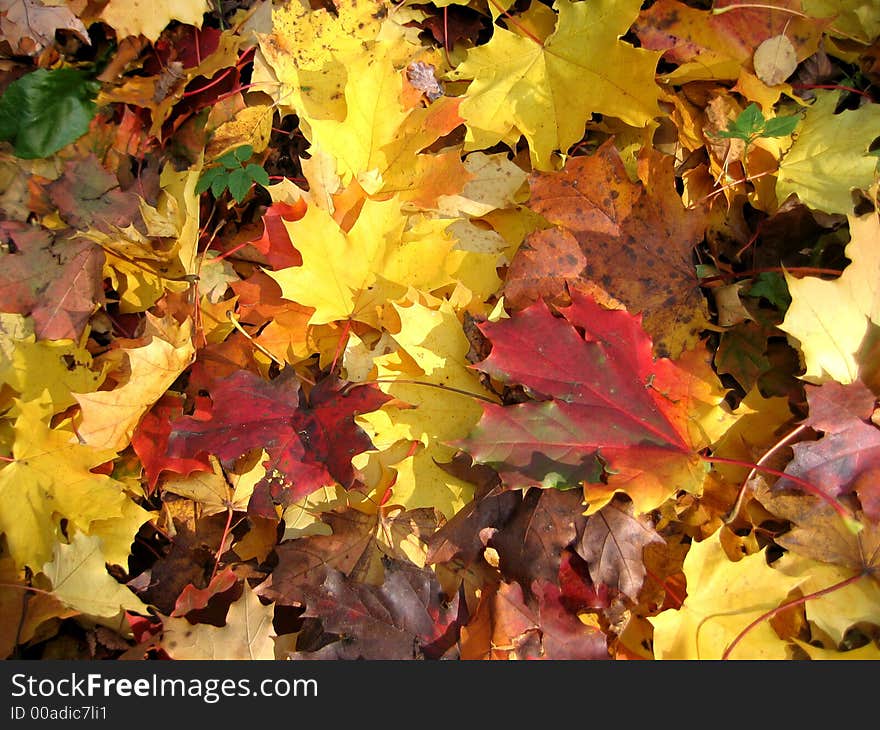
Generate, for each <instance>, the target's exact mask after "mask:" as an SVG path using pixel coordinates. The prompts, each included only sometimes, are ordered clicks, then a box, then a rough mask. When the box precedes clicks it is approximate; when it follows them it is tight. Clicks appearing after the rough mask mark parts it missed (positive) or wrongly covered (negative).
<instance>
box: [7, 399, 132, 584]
mask: <svg viewBox="0 0 880 730" xmlns="http://www.w3.org/2000/svg"><path fill="white" fill-rule="evenodd" d="M18 411H19V416H18V418H16V420H15V425H14V428H13V433H14V436H15V441H14V443H13V444H12V456H13V461H12V462H10V463H5V462H2V463H0V532H2V533H3V534H4V536H5V538H6V543H7V546H8V548H9V553H10V555H11V556H12V558H13V559H14V560H15V562H16V565H18V566H20V567H21V566H25V565H28V566H30V567H32V568H34V569H38V568H39V567H40V566H41V565H42V564H43V563H45V562H46V561H47V560H48V559H49V558H50V556H51V555H52V549H53V546H54V545H55V544H56V543H57V542H58V541H59V540H60V539H61V536H62V531H61V526H60V522H61V520H62V519H64V520H67V522H68V523H69V527H68V529H71V528H75V529H78V530H80V531H82V532H85V533H88V532H89V531H90V527H91V525H92V524H93V523H94V522H95V521H96V520H107V519H112V518H114V517H121V516H122V514H123V505H124V504H125V502H126V501H127V497H126V496H125V494H124V493H123V491H122V484H120V483H119V482H118V481H116V480H115V479H112V478H110V477H108V476H106V475H103V474H95V473H93V472H92V471H91V469H92V468H94V467H96V466H98V465H100V464H103V463H105V462H107V461H109V460H111V459H113V458H115V457H116V452H114V451H109V450H106V449H103V450H102V449H95V448H92V447H89V446H84V445H81V444H79V443H77V439H76V435H75V434H74V433H73V431H72V430H71V428H70V422H69V420H66V421H64V422H63V423H61V424H59V425H58V426H57V427H56V428H49V427H48V426H47V425H46V421H47V420H48V419H49V418H50V417H51V415H52V405H51V401H50V399H49V395H48V393H45V392H44V393H43V395H42V396H41V397H40V398H38V399H35V400H32V401H27V402H23V401H19V402H18ZM133 537H134V535H132V539H133Z"/></svg>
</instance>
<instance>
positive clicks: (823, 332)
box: [779, 212, 880, 383]
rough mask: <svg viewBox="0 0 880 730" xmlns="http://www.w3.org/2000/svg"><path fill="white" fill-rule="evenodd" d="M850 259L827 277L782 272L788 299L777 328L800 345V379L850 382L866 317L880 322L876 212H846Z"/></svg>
mask: <svg viewBox="0 0 880 730" xmlns="http://www.w3.org/2000/svg"><path fill="white" fill-rule="evenodd" d="M848 220H849V227H850V242H849V243H848V244H847V246H846V257H847V258H848V259H849V260H850V264H849V265H848V266H847V267H846V269H844V271H843V273H842V274H841V275H840V276H839V277H838V278H837V279H834V280H833V281H826V280H824V279H820V278H818V277H815V276H805V277H803V278H800V279H798V278H795V277H794V276H791V275H790V274H788V273H787V272H786V274H785V280H786V282H787V283H788V290H789V292H790V293H791V305H789V307H788V310H787V311H786V313H785V319H784V320H783V322H782V324H781V325H779V328H780V329H781V330H782V331H784V332H787V333H788V334H789V335H790V336H791V338H793V339H794V340H795V341H796V342H795V344H797V345H798V346H799V347H800V351H801V355H802V356H803V361H804V366H805V372H804V374H803V375H802V376H801V377H802V378H803V379H804V380H807V381H809V382H813V383H821V382H823V381H825V380H828V379H833V380H836V381H838V382H840V383H851V382H853V381H854V380H855V379H857V378H858V377H859V367H860V363H859V362H858V360H857V353H858V351H859V348H860V346H861V344H862V341H863V340H864V339H865V335H866V334H867V332H868V326H869V320H870V322H873V323H874V324H880V284H878V282H880V248H878V247H877V241H878V240H880V217H878V214H877V213H876V212H874V213H869V214H867V215H864V216H860V217H855V216H849V217H848Z"/></svg>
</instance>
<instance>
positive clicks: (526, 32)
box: [489, 0, 544, 46]
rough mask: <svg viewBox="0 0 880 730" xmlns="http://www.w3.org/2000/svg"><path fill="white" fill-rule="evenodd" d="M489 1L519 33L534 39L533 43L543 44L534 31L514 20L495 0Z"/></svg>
mask: <svg viewBox="0 0 880 730" xmlns="http://www.w3.org/2000/svg"><path fill="white" fill-rule="evenodd" d="M489 3H490V4H491V5H493V6H494V7H495V9H496V10H497V11H498V12H499V13H501V14H502V15H503V16H504V18H505V19H506V20H507V21H508V22H509V23H510V24H511V25H512V26H514V27H515V28H517V29H518V30H519V32H520V33H522V34H523V35H524V36H526V37H527V38H530V39H531V40H533V41H534V42H535V43H537V44H538V45H539V46H543V45H544V43H543V42H542V41H541V40H540V39H539V38H538V36H536V35H535V34H534V33H532V32H531V31H530V30H529V29H528V28H526V27H525V26H524V25H523V24H522V23H520V22H519V21H518V20H516V19H515V18H514V17H513V16H512V15H511V14H510V13H509V12H507V11H506V10H505V9H504V8H503V7H501V5H499V4H498V2H497V0H489Z"/></svg>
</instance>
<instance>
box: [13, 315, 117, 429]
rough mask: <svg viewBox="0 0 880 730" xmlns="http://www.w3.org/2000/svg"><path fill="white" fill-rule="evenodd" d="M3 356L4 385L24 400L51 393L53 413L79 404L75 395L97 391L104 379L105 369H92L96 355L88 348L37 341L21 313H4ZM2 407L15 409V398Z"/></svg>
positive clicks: (50, 341)
mask: <svg viewBox="0 0 880 730" xmlns="http://www.w3.org/2000/svg"><path fill="white" fill-rule="evenodd" d="M0 355H2V358H0V384H5V385H7V386H9V387H10V388H11V389H12V390H13V391H15V393H16V394H17V397H18V399H19V400H21V401H31V400H34V399H36V398H38V397H39V396H40V395H41V394H42V392H43V391H44V390H45V391H47V392H48V394H49V398H50V400H51V402H52V411H53V413H60V412H61V411H63V410H64V409H65V408H67V407H68V406H71V405H73V404H74V403H75V402H76V400H75V398H74V397H73V395H72V393H73V392H77V393H83V392H89V391H92V390H95V389H96V388H97V387H98V386H99V385H100V384H101V382H102V381H103V380H104V373H103V372H102V371H101V370H93V369H92V356H91V354H90V353H89V352H88V351H87V350H86V349H85V348H84V347H79V346H78V345H77V344H76V343H74V342H72V341H70V340H41V341H39V342H37V339H36V336H35V335H34V333H33V328H32V327H29V326H28V325H27V320H26V319H25V318H24V317H22V316H21V315H18V314H5V313H0ZM0 404H2V405H3V407H4V408H6V407H13V400H12V397H8V398H2V399H0ZM7 415H15V412H14V411H13V412H10V413H7Z"/></svg>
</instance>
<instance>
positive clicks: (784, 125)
mask: <svg viewBox="0 0 880 730" xmlns="http://www.w3.org/2000/svg"><path fill="white" fill-rule="evenodd" d="M800 120H801V118H800V117H798V116H791V117H775V118H774V119H768V120H767V123H766V124H765V125H764V131H763V132H762V133H761V136H762V137H785V136H786V135H788V134H791V133H792V132H793V131H794V128H795V127H796V126H797V125H798V122H799V121H800Z"/></svg>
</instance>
